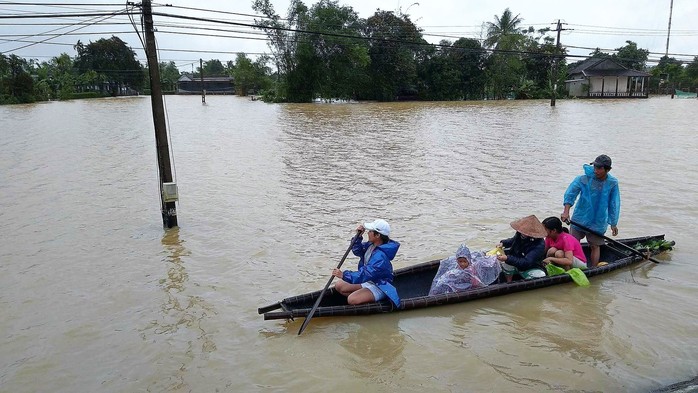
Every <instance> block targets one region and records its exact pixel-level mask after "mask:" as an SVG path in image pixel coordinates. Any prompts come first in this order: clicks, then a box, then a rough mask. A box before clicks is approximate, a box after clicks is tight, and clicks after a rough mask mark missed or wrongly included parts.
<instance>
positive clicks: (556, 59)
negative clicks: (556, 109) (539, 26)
mask: <svg viewBox="0 0 698 393" xmlns="http://www.w3.org/2000/svg"><path fill="white" fill-rule="evenodd" d="M565 24H567V23H565ZM562 25H563V23H561V22H560V19H558V20H557V27H556V28H555V31H557V41H556V42H555V48H556V52H557V53H558V54H559V53H560V32H561V31H563V30H569V29H563V28H562ZM558 54H556V55H555V57H554V58H553V69H552V75H551V77H552V78H553V94H552V96H551V97H550V106H555V96H556V95H557V63H558V62H559V61H560V59H559V57H558Z"/></svg>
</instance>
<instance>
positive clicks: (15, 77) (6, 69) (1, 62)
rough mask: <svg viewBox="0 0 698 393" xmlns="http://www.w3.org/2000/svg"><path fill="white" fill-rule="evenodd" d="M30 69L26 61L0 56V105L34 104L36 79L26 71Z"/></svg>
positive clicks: (14, 57)
mask: <svg viewBox="0 0 698 393" xmlns="http://www.w3.org/2000/svg"><path fill="white" fill-rule="evenodd" d="M28 68H30V66H29V63H28V62H27V61H26V60H25V59H23V58H21V57H19V56H17V55H10V56H9V57H5V56H4V55H2V54H0V103H2V104H18V103H27V102H34V79H32V77H31V75H29V73H28V72H27V71H26V70H27V69H28Z"/></svg>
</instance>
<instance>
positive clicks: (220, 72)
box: [194, 59, 226, 77]
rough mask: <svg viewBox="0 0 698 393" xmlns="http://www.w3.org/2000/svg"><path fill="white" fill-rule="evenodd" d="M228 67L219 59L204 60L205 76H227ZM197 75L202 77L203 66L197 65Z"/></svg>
mask: <svg viewBox="0 0 698 393" xmlns="http://www.w3.org/2000/svg"><path fill="white" fill-rule="evenodd" d="M225 75H226V68H225V67H224V66H223V63H221V61H220V60H218V59H212V60H209V61H205V62H204V77H208V76H225ZM194 76H195V77H201V67H196V74H194Z"/></svg>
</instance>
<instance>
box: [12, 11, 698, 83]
mask: <svg viewBox="0 0 698 393" xmlns="http://www.w3.org/2000/svg"><path fill="white" fill-rule="evenodd" d="M18 2H23V3H29V2H31V0H19V1H18ZM36 2H40V3H45V4H48V3H50V4H53V5H54V6H19V5H14V4H9V3H12V2H11V1H9V0H0V15H18V14H22V13H40V12H48V13H65V12H95V11H98V12H100V11H101V12H103V11H114V10H117V9H119V8H121V7H122V5H124V6H125V2H122V1H109V0H82V1H79V0H71V1H67V0H65V1H64V0H53V1H48V0H43V1H42V0H37V1H36ZM60 3H80V4H84V5H79V6H60V7H59V6H58V4H60ZM94 3H102V4H111V5H112V6H109V7H102V6H93V5H89V4H94ZM167 3H168V4H172V5H173V6H177V7H193V8H205V9H211V10H217V11H225V12H233V13H243V14H254V11H252V7H251V4H252V1H251V0H207V1H194V0H170V1H167ZM273 3H274V4H275V8H276V11H277V12H278V13H279V14H281V15H282V16H284V15H285V14H286V8H287V7H288V4H289V1H288V0H273ZM314 3H315V1H311V0H308V1H306V4H307V5H308V6H311V5H312V4H314ZM339 4H341V5H348V6H351V7H353V9H354V10H355V11H356V12H357V13H358V14H359V16H360V17H362V18H368V17H370V16H371V15H372V14H373V13H374V12H375V11H376V9H378V8H380V9H382V10H391V11H395V10H397V9H399V8H400V9H402V11H403V12H405V13H407V14H409V15H410V16H411V18H412V20H413V21H414V22H415V23H416V25H417V26H419V27H421V28H422V29H423V30H424V32H423V33H425V34H428V35H425V39H427V40H428V41H430V42H433V43H437V42H439V41H440V40H441V39H449V40H451V41H455V39H456V38H455V37H461V36H463V37H471V38H480V37H481V36H482V34H483V29H482V25H483V23H484V22H488V21H492V20H493V19H494V15H501V14H502V12H503V11H504V9H505V8H507V7H509V8H510V9H511V11H512V12H513V13H514V14H520V17H521V18H523V20H524V22H523V26H525V27H528V26H533V27H534V28H536V29H539V28H543V27H546V26H550V27H553V25H552V23H554V22H555V21H556V20H557V19H561V20H562V21H563V22H566V23H568V25H565V26H564V27H565V28H569V29H574V30H569V31H565V32H563V33H562V36H561V42H562V43H563V45H571V46H575V47H581V48H569V49H568V50H569V53H570V54H576V55H587V54H588V53H589V52H591V50H590V49H583V48H595V47H599V48H601V49H614V48H618V47H620V46H623V45H625V41H626V40H632V41H635V42H637V43H638V46H639V47H640V48H644V49H648V50H649V51H650V52H653V53H656V54H651V55H650V59H658V58H659V57H661V55H662V54H663V53H664V51H665V45H666V29H667V23H668V19H669V4H670V0H587V1H585V2H572V1H566V0H519V1H511V0H509V1H504V0H488V1H480V0H478V1H474V0H432V1H427V0H422V1H420V2H413V1H398V0H346V1H341V0H340V1H339ZM155 11H157V12H163V13H169V14H178V15H187V16H199V17H205V18H212V19H226V20H232V21H235V22H242V23H253V20H252V17H249V16H240V15H231V14H213V13H205V12H200V11H195V10H186V9H181V8H174V7H156V9H155ZM86 19H87V18H82V20H83V21H84V20H86ZM79 20H80V19H78V18H70V19H60V20H59V19H0V51H1V52H3V53H4V54H6V55H7V54H10V53H14V54H17V55H19V56H21V57H25V58H36V59H38V60H39V61H45V60H48V59H50V58H51V57H53V56H56V55H58V54H60V53H62V52H65V53H68V54H69V55H71V56H74V55H75V51H74V49H73V48H72V45H73V44H75V42H77V40H78V39H80V40H82V42H84V43H88V42H89V41H95V40H97V39H99V38H102V37H106V38H108V37H110V36H111V34H109V32H112V33H115V34H114V35H117V36H119V37H120V38H121V39H123V40H124V41H126V42H127V43H128V44H129V45H130V46H131V47H132V48H133V49H134V50H135V51H136V54H137V55H138V57H139V59H141V60H143V59H144V57H145V56H144V53H143V50H142V49H141V44H140V42H139V41H138V37H137V36H136V35H135V34H133V33H132V32H133V31H134V30H133V27H131V26H130V25H128V24H125V23H126V22H128V18H126V17H124V16H120V17H118V18H114V19H112V20H113V21H115V22H118V23H122V24H117V25H106V26H104V25H103V26H90V27H86V28H84V29H80V30H78V31H75V32H74V33H75V34H80V33H100V34H90V35H70V36H63V37H58V38H55V39H51V40H49V41H47V42H46V43H42V44H37V45H32V46H29V47H27V48H24V49H19V50H16V51H13V52H8V51H10V50H12V49H14V48H17V47H20V46H23V45H27V43H24V42H17V41H10V42H8V41H5V40H24V41H27V40H28V41H39V40H44V39H47V38H50V36H33V37H18V36H17V35H20V34H21V35H33V34H37V33H44V32H48V31H50V30H54V29H60V28H61V26H57V25H44V26H36V25H29V24H30V23H33V24H37V23H39V24H41V23H57V22H63V23H65V22H68V23H76V22H78V21H79ZM697 20H698V1H696V0H674V12H673V18H672V35H671V42H670V47H669V52H670V53H675V54H688V55H694V56H695V55H698V45H697V43H698V39H697V38H698V27H696V21H697ZM201 23H202V22H190V21H185V20H177V19H171V18H163V17H158V16H156V17H155V24H156V25H157V26H159V27H158V28H159V32H158V33H157V40H158V45H159V47H160V48H161V52H160V58H161V60H162V61H169V60H173V61H175V62H176V64H177V65H178V66H179V67H180V69H182V70H189V69H190V68H191V67H192V66H194V67H195V66H196V65H198V59H199V58H203V59H204V61H206V60H208V59H220V60H221V61H223V62H225V61H227V60H232V59H234V58H235V54H234V53H230V52H246V53H259V52H269V49H268V48H267V46H266V42H265V41H263V40H252V39H242V38H219V37H205V36H198V35H196V34H219V35H235V36H238V37H242V36H246V37H253V38H262V37H263V36H260V35H249V34H245V33H243V32H244V31H252V30H251V29H249V28H245V27H235V26H224V25H219V26H216V25H213V24H207V25H208V27H212V28H220V29H226V30H234V31H236V32H235V33H231V32H214V31H197V30H194V29H182V28H175V27H174V26H175V25H179V26H181V27H192V26H195V25H196V26H200V25H201ZM18 24H22V25H18ZM77 27H79V26H72V27H63V28H62V29H60V30H57V31H55V32H52V33H60V32H66V31H68V30H73V29H76V28H77ZM174 31H178V32H180V34H172V33H168V32H174ZM257 33H259V32H258V31H257ZM440 35H441V36H440ZM443 36H448V37H443ZM51 43H53V44H51ZM56 43H58V44H67V45H57V44H56ZM172 49H176V50H178V51H172ZM193 51H216V52H228V53H205V52H193ZM676 57H677V58H679V59H682V60H690V59H691V58H692V57H687V56H676Z"/></svg>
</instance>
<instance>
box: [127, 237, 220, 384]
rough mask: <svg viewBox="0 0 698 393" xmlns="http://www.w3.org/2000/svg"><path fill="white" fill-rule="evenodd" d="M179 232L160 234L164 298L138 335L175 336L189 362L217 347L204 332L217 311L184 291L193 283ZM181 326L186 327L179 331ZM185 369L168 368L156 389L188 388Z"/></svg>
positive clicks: (147, 336)
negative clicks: (155, 317) (155, 316)
mask: <svg viewBox="0 0 698 393" xmlns="http://www.w3.org/2000/svg"><path fill="white" fill-rule="evenodd" d="M179 231H180V229H179V228H171V229H167V230H165V233H164V234H163V236H162V246H163V255H164V257H163V259H162V261H163V262H164V263H165V264H166V265H167V276H166V277H165V278H163V279H160V281H159V283H160V287H161V288H162V290H163V291H164V292H165V295H166V300H167V301H166V303H165V304H163V305H162V308H161V310H162V314H161V315H160V317H159V318H158V319H156V320H153V321H151V322H150V323H149V324H148V326H146V327H145V328H144V329H142V330H141V337H142V338H143V340H144V341H146V342H147V341H149V340H152V337H151V334H155V335H157V336H162V337H165V338H166V340H168V341H169V340H170V339H174V340H175V342H174V343H173V344H172V345H173V346H175V347H178V346H179V345H180V344H186V348H184V349H181V348H180V349H178V351H182V350H183V352H182V353H183V354H184V356H185V357H186V358H188V359H189V361H193V360H194V359H195V358H200V359H206V358H207V355H208V354H209V353H211V352H213V351H215V350H216V344H215V342H214V341H213V336H212V334H210V333H208V332H207V331H206V329H207V328H206V325H207V324H208V322H209V320H210V318H211V317H214V316H215V315H216V311H215V309H214V307H213V306H212V305H210V304H208V303H207V302H206V300H205V299H204V298H202V297H201V296H195V295H188V294H187V285H196V284H195V283H191V282H189V274H188V273H187V270H186V266H185V262H184V260H185V259H186V258H187V257H189V256H191V252H190V251H189V250H187V248H186V247H185V246H184V243H185V242H184V241H183V240H181V239H180V237H179V233H180V232H179ZM181 329H185V330H184V331H180V330H181ZM187 371H188V370H187V367H186V366H185V364H184V363H182V364H180V365H179V366H178V367H177V368H176V369H173V370H170V372H171V373H172V374H171V375H170V376H169V377H168V378H167V379H165V380H161V381H157V382H156V383H155V384H156V386H158V389H164V390H167V391H179V390H180V389H190V388H191V387H189V386H188V383H187V382H186V380H185V376H186V374H187Z"/></svg>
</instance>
